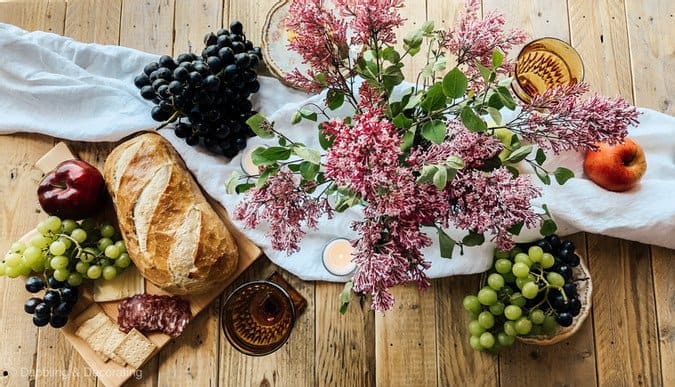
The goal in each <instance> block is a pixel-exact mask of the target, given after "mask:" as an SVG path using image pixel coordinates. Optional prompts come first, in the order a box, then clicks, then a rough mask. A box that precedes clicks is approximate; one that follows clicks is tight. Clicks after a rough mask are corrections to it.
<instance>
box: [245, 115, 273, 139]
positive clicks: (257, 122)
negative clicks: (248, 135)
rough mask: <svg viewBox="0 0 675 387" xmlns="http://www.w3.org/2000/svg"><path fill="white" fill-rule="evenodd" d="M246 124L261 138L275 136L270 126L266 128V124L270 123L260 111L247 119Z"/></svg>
mask: <svg viewBox="0 0 675 387" xmlns="http://www.w3.org/2000/svg"><path fill="white" fill-rule="evenodd" d="M246 124H247V125H248V126H249V127H250V128H251V130H252V131H253V133H255V134H256V135H257V136H258V137H260V138H273V137H274V132H272V131H271V130H269V129H268V128H265V126H268V125H269V123H268V122H267V119H266V118H265V116H263V115H262V114H260V113H258V114H255V115H253V116H251V117H250V118H249V119H248V120H246ZM264 124H266V125H264Z"/></svg>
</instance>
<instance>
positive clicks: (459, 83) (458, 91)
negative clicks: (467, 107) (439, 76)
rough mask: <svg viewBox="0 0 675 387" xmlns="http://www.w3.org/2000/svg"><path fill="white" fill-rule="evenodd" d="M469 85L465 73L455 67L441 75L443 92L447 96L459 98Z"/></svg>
mask: <svg viewBox="0 0 675 387" xmlns="http://www.w3.org/2000/svg"><path fill="white" fill-rule="evenodd" d="M468 85H469V81H468V79H466V75H464V73H463V72H462V71H461V70H460V69H458V68H457V67H455V68H454V69H452V70H450V72H448V73H447V74H445V77H443V93H445V95H446V96H448V97H449V98H461V97H463V96H464V93H465V92H466V88H467V86H468Z"/></svg>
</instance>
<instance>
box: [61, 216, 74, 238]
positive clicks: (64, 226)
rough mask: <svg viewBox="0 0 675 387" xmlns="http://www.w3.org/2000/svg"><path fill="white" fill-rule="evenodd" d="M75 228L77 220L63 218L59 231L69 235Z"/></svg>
mask: <svg viewBox="0 0 675 387" xmlns="http://www.w3.org/2000/svg"><path fill="white" fill-rule="evenodd" d="M76 228H77V222H76V221H74V220H72V219H65V220H64V221H63V222H61V232H63V233H64V234H68V235H70V234H71V233H72V232H73V230H75V229H76Z"/></svg>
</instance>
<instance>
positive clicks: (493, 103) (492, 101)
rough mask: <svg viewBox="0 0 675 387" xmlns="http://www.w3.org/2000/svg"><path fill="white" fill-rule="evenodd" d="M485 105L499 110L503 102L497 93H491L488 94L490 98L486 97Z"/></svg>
mask: <svg viewBox="0 0 675 387" xmlns="http://www.w3.org/2000/svg"><path fill="white" fill-rule="evenodd" d="M487 105H488V106H489V107H491V108H494V109H497V110H499V109H501V108H503V107H504V102H502V97H501V96H500V95H499V93H493V94H492V95H490V98H488V101H487Z"/></svg>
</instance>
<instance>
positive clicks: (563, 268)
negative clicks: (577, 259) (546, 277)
mask: <svg viewBox="0 0 675 387" xmlns="http://www.w3.org/2000/svg"><path fill="white" fill-rule="evenodd" d="M557 271H558V273H560V275H562V276H563V277H564V278H565V282H569V281H571V280H572V276H573V273H572V268H571V267H569V266H568V265H566V264H562V265H560V267H558V270H557Z"/></svg>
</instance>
